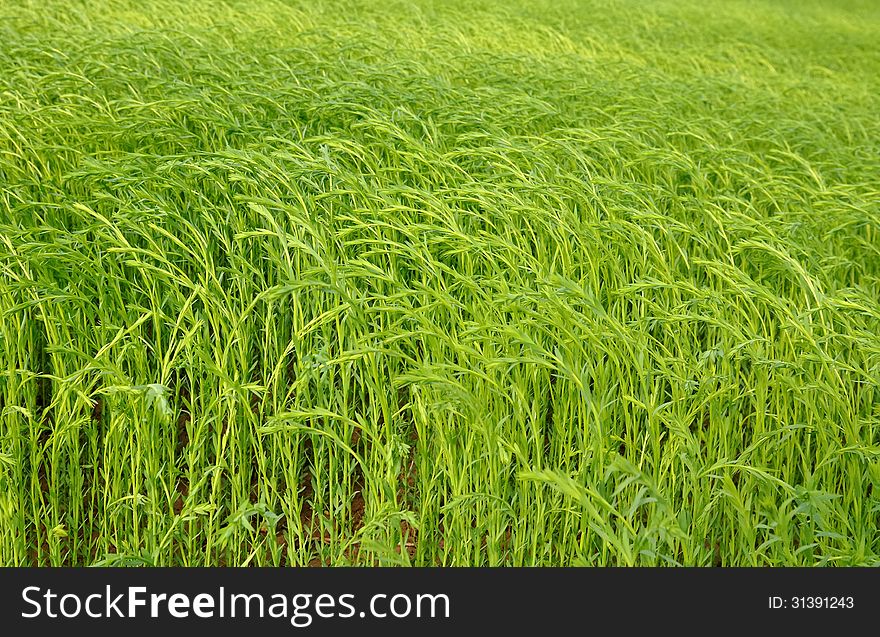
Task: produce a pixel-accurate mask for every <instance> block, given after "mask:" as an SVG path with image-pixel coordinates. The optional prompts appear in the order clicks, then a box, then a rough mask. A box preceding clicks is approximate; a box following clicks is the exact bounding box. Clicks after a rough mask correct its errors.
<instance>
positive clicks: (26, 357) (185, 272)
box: [0, 0, 880, 566]
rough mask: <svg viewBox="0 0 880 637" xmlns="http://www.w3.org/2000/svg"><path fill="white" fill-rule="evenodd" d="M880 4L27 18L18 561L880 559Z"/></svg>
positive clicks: (484, 5) (576, 5) (15, 164)
mask: <svg viewBox="0 0 880 637" xmlns="http://www.w3.org/2000/svg"><path fill="white" fill-rule="evenodd" d="M878 521H880V5H878V4H877V3H876V2H870V1H865V2H861V3H859V2H856V1H846V2H843V1H840V0H827V1H824V2H813V1H794V0H792V1H791V2H785V1H781V0H780V1H778V2H772V1H769V0H766V1H754V2H746V1H730V2H721V1H714V0H699V1H696V2H634V1H632V2H631V1H625V0H618V1H614V2H610V3H604V2H597V1H596V2H592V1H580V2H576V1H572V0H567V1H561V2H551V1H549V0H548V1H547V2H541V1H538V2H527V1H525V0H515V1H501V0H484V1H479V0H477V1H476V2H474V1H470V0H468V1H465V0H453V1H449V2H441V1H439V0H438V1H436V2H383V1H380V0H375V1H370V0H364V1H360V0H352V1H348V2H336V1H333V2H299V1H294V0H289V1H271V0H253V1H245V0H241V1H234V0H226V1H220V0H210V1H204V2H196V1H194V0H173V1H172V0H161V1H157V2H149V3H141V2H135V1H134V0H130V1H128V0H116V1H107V2H85V1H73V0H64V1H62V0H57V1H48V0H47V1H43V2H37V1H31V2H28V1H25V2H18V1H15V2H13V1H11V0H0V564H3V565H7V566H8V565H89V564H103V565H129V564H135V565H137V564H146V565H166V566H168V565H229V566H232V565H348V564H357V565H396V564H412V565H447V566H462V565H698V566H711V565H725V566H728V565H839V566H844V565H871V564H875V565H876V564H880V532H878Z"/></svg>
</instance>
